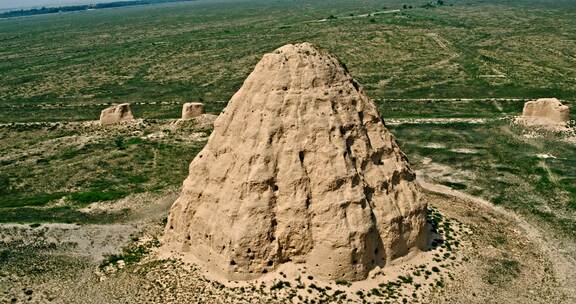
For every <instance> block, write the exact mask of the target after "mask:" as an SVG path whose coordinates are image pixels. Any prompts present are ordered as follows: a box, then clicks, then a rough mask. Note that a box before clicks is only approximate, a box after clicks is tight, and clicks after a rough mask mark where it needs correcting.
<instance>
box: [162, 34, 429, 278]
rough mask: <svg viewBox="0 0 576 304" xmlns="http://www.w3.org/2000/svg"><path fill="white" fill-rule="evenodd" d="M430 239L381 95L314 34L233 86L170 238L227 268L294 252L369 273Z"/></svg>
mask: <svg viewBox="0 0 576 304" xmlns="http://www.w3.org/2000/svg"><path fill="white" fill-rule="evenodd" d="M426 241H427V232H426V204H425V203H424V202H422V201H420V195H419V187H418V186H417V184H416V182H415V174H414V172H413V171H412V170H411V169H410V167H409V164H408V161H407V159H406V157H405V155H404V154H403V153H402V152H401V151H400V149H399V147H398V145H397V144H396V141H395V139H394V137H393V135H392V134H391V133H390V132H389V131H388V130H387V129H386V127H385V126H384V123H383V121H382V119H381V118H380V115H379V113H378V110H377V108H376V105H375V104H374V103H373V102H372V101H371V100H370V99H369V98H368V97H367V96H366V95H365V93H364V92H363V89H362V88H361V87H360V86H359V85H358V84H357V83H356V82H355V81H354V80H353V79H352V77H351V76H350V75H349V73H348V72H347V70H346V68H345V67H343V66H342V64H340V63H339V61H338V60H337V59H336V58H334V57H333V56H331V55H329V54H327V53H325V52H323V51H321V50H318V49H316V48H315V47H314V46H312V45H311V44H309V43H303V44H297V45H291V44H290V45H286V46H283V47H281V48H279V49H277V50H276V51H274V52H273V53H271V54H267V55H265V56H264V58H263V59H262V60H261V61H260V63H258V65H257V66H256V68H255V69H254V71H253V72H252V74H251V75H250V76H249V77H248V78H247V79H246V81H245V82H244V85H243V86H242V88H241V89H240V90H239V91H238V92H237V93H236V94H235V95H234V96H233V97H232V99H231V100H230V102H229V104H228V106H227V107H226V109H225V110H224V111H223V112H222V114H221V115H220V116H219V117H218V119H217V120H216V122H215V125H214V131H213V133H212V135H211V136H210V139H209V140H208V143H207V144H206V146H205V147H204V149H203V150H202V151H201V152H200V153H199V154H198V155H197V156H196V158H195V159H194V160H193V161H192V163H191V165H190V175H189V176H188V178H187V179H186V181H185V182H184V186H183V191H182V194H181V195H180V197H179V198H178V200H177V201H176V202H175V203H174V205H173V206H172V209H171V210H170V215H169V218H168V223H167V226H166V230H165V235H164V238H163V243H164V249H165V252H168V254H169V255H173V256H179V257H186V256H188V257H190V258H191V259H192V260H194V261H197V262H198V263H199V264H200V265H201V266H203V267H206V268H207V270H209V271H213V272H216V273H218V274H220V275H222V276H224V277H225V278H227V279H229V280H246V279H254V278H258V277H259V276H261V275H262V274H263V273H267V272H270V271H273V270H274V269H275V268H276V267H278V266H279V265H280V264H283V263H288V262H290V263H295V264H300V265H303V266H306V269H307V273H308V274H310V275H314V276H315V277H318V278H321V279H347V280H362V279H365V278H366V277H367V275H368V272H369V271H370V270H371V269H373V268H374V267H376V266H381V267H383V266H384V265H386V264H387V263H389V262H390V261H391V260H393V259H395V258H396V257H399V256H403V255H405V254H406V253H408V252H409V251H410V250H411V249H414V248H419V247H423V246H424V245H425V244H426Z"/></svg>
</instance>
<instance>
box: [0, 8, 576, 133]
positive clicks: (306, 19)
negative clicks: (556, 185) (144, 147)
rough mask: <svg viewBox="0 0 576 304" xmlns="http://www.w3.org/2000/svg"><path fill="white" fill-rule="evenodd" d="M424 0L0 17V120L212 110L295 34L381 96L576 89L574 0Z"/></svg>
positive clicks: (525, 94) (561, 93) (527, 94)
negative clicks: (189, 105)
mask: <svg viewBox="0 0 576 304" xmlns="http://www.w3.org/2000/svg"><path fill="white" fill-rule="evenodd" d="M425 3H426V1H415V0H406V1H400V0H382V1H377V0H367V1H362V2H361V3H359V2H357V1H349V0H336V1H330V2H329V3H326V2H324V1H310V0H294V1H263V0H253V1H238V0H236V1H232V0H228V1H208V0H200V1H197V2H194V3H177V4H168V5H154V6H143V7H130V8H120V9H110V10H98V11H89V12H82V13H72V14H58V15H47V16H37V17H33V18H15V19H7V20H0V122H4V123H6V122H13V121H21V122H24V121H55V120H89V119H96V118H97V117H98V112H99V110H100V109H101V108H103V107H104V106H93V107H83V108H82V109H75V108H72V109H70V108H66V107H62V106H57V105H63V106H70V105H84V104H89V105H90V104H91V105H99V104H107V103H115V102H131V103H154V102H170V103H171V102H175V103H181V102H184V101H189V100H198V99H203V100H204V101H205V102H206V103H207V104H208V106H209V110H210V111H212V112H219V111H220V110H221V109H222V108H223V107H224V106H225V103H223V102H217V101H227V100H228V99H229V98H230V97H231V96H232V94H234V92H235V91H236V90H237V89H238V88H239V87H240V86H241V84H242V82H243V80H244V79H245V78H246V76H247V75H248V74H249V73H250V71H251V70H252V68H253V66H254V65H255V64H256V63H257V62H258V60H259V59H260V58H261V56H262V55H263V54H264V53H266V52H270V51H271V50H273V49H275V48H277V47H279V46H281V45H283V44H286V43H294V42H302V41H310V42H313V43H315V44H317V45H318V46H320V47H322V48H325V49H327V50H328V51H330V52H332V53H334V54H335V55H337V56H338V57H339V58H341V60H342V61H343V62H345V63H346V65H347V67H348V68H349V70H350V71H351V73H352V74H353V75H354V76H355V78H357V79H358V80H359V82H361V83H362V84H363V85H364V87H365V88H366V89H367V92H368V94H369V95H370V96H371V97H373V98H375V99H380V98H445V97H447V98H460V97H463V98H491V97H504V98H508V97H518V98H534V97H541V96H547V97H548V96H556V97H559V98H575V97H576V81H575V80H576V69H575V68H574V67H575V66H576V33H575V32H574V31H573V29H574V28H576V18H574V14H575V13H576V5H574V4H573V2H570V1H554V2H553V3H550V1H541V0H527V1H524V0H513V1H506V2H505V3H502V1H496V0H489V1H478V0H453V1H450V0H449V1H446V4H445V5H443V6H438V7H435V8H429V9H426V8H422V7H421V6H422V5H423V4H425ZM404 4H407V5H410V6H412V7H413V8H412V9H402V7H403V5H404ZM394 10H399V11H397V12H394ZM378 12H381V13H378ZM368 14H370V16H368ZM330 15H333V16H335V17H336V18H335V19H330V20H324V21H321V22H320V20H322V19H325V18H327V17H328V16H330ZM45 104H52V105H56V106H55V107H53V108H38V107H32V106H40V105H45ZM146 108H147V109H148V110H150V111H147V112H143V113H142V114H143V115H150V116H152V117H149V118H162V117H164V118H167V117H175V116H177V113H176V111H174V110H167V109H165V108H163V107H162V106H160V105H149V106H147V107H146Z"/></svg>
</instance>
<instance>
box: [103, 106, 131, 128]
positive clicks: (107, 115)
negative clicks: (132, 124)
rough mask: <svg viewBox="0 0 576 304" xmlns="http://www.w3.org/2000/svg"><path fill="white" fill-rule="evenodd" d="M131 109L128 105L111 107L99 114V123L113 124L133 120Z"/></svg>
mask: <svg viewBox="0 0 576 304" xmlns="http://www.w3.org/2000/svg"><path fill="white" fill-rule="evenodd" d="M133 119H134V116H133V115H132V109H131V108H130V104H129V103H123V104H119V105H115V106H111V107H109V108H106V109H104V110H102V112H101V113H100V123H101V124H103V125H109V124H115V123H119V122H124V121H130V120H133Z"/></svg>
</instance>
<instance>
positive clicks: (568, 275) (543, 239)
mask: <svg viewBox="0 0 576 304" xmlns="http://www.w3.org/2000/svg"><path fill="white" fill-rule="evenodd" d="M420 185H421V186H422V188H423V189H424V190H426V191H429V192H432V193H437V194H441V195H447V196H452V197H456V198H458V199H461V200H465V201H469V202H472V203H475V204H478V205H481V206H484V207H486V208H489V209H491V210H493V211H494V212H495V213H496V214H498V215H502V216H503V217H508V218H511V219H513V220H514V221H515V222H516V224H517V225H518V226H519V227H520V228H521V229H522V230H523V232H524V233H525V235H526V237H527V238H528V239H530V240H531V241H532V242H533V243H534V244H537V245H538V247H539V248H538V249H540V250H541V251H542V252H544V253H545V254H546V255H547V257H548V259H549V260H550V262H551V263H552V265H553V268H554V273H555V275H556V278H557V280H558V282H559V283H560V286H561V287H562V291H563V293H564V294H565V295H566V297H567V300H568V301H567V302H568V303H576V276H575V274H576V260H575V259H574V258H573V257H570V256H568V255H565V254H562V252H563V251H564V249H563V248H561V247H559V246H558V245H557V242H556V241H555V240H553V239H552V238H550V237H548V236H547V235H545V234H544V233H542V231H540V230H539V229H538V228H536V227H535V226H533V225H532V224H530V223H528V222H527V221H526V220H524V219H522V218H521V217H520V216H519V215H517V214H516V213H514V212H510V211H507V210H505V209H504V208H502V207H500V206H495V205H493V204H492V203H490V202H488V201H486V200H484V199H481V198H478V197H474V196H471V195H468V194H466V193H462V192H460V191H456V190H453V189H451V188H450V187H447V186H443V185H438V184H432V183H428V182H425V181H422V180H421V181H420Z"/></svg>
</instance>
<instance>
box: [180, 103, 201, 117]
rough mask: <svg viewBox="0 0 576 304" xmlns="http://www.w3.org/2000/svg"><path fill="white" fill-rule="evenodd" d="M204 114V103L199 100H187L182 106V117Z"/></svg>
mask: <svg viewBox="0 0 576 304" xmlns="http://www.w3.org/2000/svg"><path fill="white" fill-rule="evenodd" d="M202 114H204V104H203V103H201V102H188V103H185V104H184V105H183V106H182V119H191V118H194V117H198V116H200V115H202Z"/></svg>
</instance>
